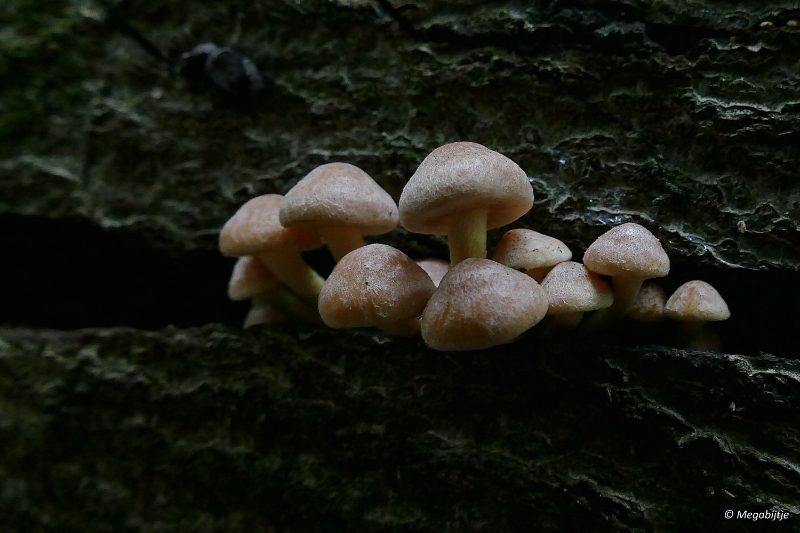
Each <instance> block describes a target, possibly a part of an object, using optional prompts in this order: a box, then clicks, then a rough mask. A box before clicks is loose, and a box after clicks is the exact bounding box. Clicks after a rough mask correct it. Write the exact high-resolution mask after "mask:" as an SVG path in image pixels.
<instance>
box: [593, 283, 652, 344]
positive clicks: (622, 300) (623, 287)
mask: <svg viewBox="0 0 800 533" xmlns="http://www.w3.org/2000/svg"><path fill="white" fill-rule="evenodd" d="M645 279H646V278H639V277H636V276H614V277H612V278H611V283H612V284H613V286H614V303H613V304H611V307H606V308H605V309H600V310H599V311H597V312H596V313H594V315H592V316H591V317H590V318H589V319H588V320H587V321H586V327H587V329H588V330H589V331H596V330H598V329H601V328H602V327H603V326H607V325H609V324H612V323H613V322H614V321H616V320H618V319H620V318H622V317H623V316H624V315H625V313H627V312H628V311H630V309H631V307H633V304H634V303H636V297H637V296H639V290H640V289H641V288H642V283H643V282H644V280H645Z"/></svg>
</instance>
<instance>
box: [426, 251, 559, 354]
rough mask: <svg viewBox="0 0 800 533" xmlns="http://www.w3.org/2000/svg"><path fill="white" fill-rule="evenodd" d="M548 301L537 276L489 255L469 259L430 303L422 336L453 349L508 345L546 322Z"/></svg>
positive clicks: (449, 275) (435, 346)
mask: <svg viewBox="0 0 800 533" xmlns="http://www.w3.org/2000/svg"><path fill="white" fill-rule="evenodd" d="M547 305H548V302H547V295H546V294H545V293H544V291H543V290H542V288H541V287H540V286H539V284H538V283H537V282H536V281H535V280H534V279H532V278H531V277H529V276H527V275H525V274H523V273H522V272H517V271H516V270H513V269H511V268H508V267H507V266H504V265H501V264H500V263H497V262H495V261H490V260H489V259H477V258H469V259H465V260H464V261H462V262H460V263H459V264H457V265H456V266H454V267H453V268H452V269H450V271H449V272H448V273H447V274H446V275H445V276H444V278H443V279H442V282H441V283H440V284H439V288H438V289H436V292H435V293H434V294H433V296H432V297H431V299H430V301H429V302H428V306H427V307H426V308H425V312H424V313H423V314H422V338H423V339H424V340H425V343H426V344H427V345H428V346H430V347H431V348H433V349H435V350H447V351H455V350H480V349H482V348H489V347H490V346H496V345H499V344H506V343H509V342H512V341H513V340H514V339H516V338H517V337H519V336H520V335H521V334H523V333H524V332H525V331H527V330H528V329H529V328H531V327H532V326H534V325H535V324H537V323H538V322H539V321H541V320H542V318H544V316H545V314H546V313H547Z"/></svg>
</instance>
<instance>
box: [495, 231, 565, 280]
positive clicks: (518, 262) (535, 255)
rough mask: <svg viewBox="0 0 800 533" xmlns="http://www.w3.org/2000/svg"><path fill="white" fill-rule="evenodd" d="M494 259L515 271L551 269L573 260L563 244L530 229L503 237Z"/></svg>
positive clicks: (510, 232) (507, 233)
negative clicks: (521, 269)
mask: <svg viewBox="0 0 800 533" xmlns="http://www.w3.org/2000/svg"><path fill="white" fill-rule="evenodd" d="M492 259H493V260H494V261H497V262H498V263H502V264H504V265H506V266H507V267H511V268H513V269H520V268H524V269H525V270H530V269H533V268H542V267H551V266H554V265H557V264H559V263H562V262H564V261H569V260H570V259H572V252H571V251H570V249H569V248H567V245H566V244H564V243H563V242H561V241H559V240H558V239H555V238H553V237H550V236H549V235H544V234H543V233H539V232H538V231H533V230H530V229H512V230H510V231H508V232H506V234H505V235H503V238H502V239H500V242H499V243H498V244H497V248H495V250H494V254H493V255H492Z"/></svg>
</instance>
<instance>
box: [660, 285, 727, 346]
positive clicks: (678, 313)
mask: <svg viewBox="0 0 800 533" xmlns="http://www.w3.org/2000/svg"><path fill="white" fill-rule="evenodd" d="M664 314H665V315H666V316H667V318H671V319H673V320H680V321H682V322H683V331H684V337H685V345H686V347H687V348H690V349H695V350H709V351H719V350H720V347H721V343H720V340H719V336H717V334H716V332H714V331H713V330H712V329H711V328H709V327H707V323H708V322H718V321H721V320H727V319H728V318H730V316H731V311H730V309H728V304H727V303H725V300H724V299H723V298H722V296H721V295H720V294H719V292H717V290H716V289H715V288H714V287H712V286H711V285H710V284H708V283H706V282H705V281H700V280H694V281H688V282H686V283H684V284H683V285H681V286H680V287H678V288H677V289H675V292H674V293H672V296H670V297H669V300H667V303H666V305H665V306H664Z"/></svg>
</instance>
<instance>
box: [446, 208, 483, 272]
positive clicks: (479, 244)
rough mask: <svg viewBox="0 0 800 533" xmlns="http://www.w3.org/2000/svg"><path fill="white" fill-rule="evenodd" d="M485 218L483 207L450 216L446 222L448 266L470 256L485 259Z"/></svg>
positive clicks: (454, 264)
mask: <svg viewBox="0 0 800 533" xmlns="http://www.w3.org/2000/svg"><path fill="white" fill-rule="evenodd" d="M486 219H487V212H486V210H485V209H479V210H476V211H471V212H469V213H464V214H463V215H459V216H457V217H451V218H450V220H449V221H448V223H447V246H448V247H449V248H450V266H456V265H457V264H458V263H460V262H461V261H463V260H464V259H468V258H470V257H477V258H479V259H486V224H487V220H486Z"/></svg>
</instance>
